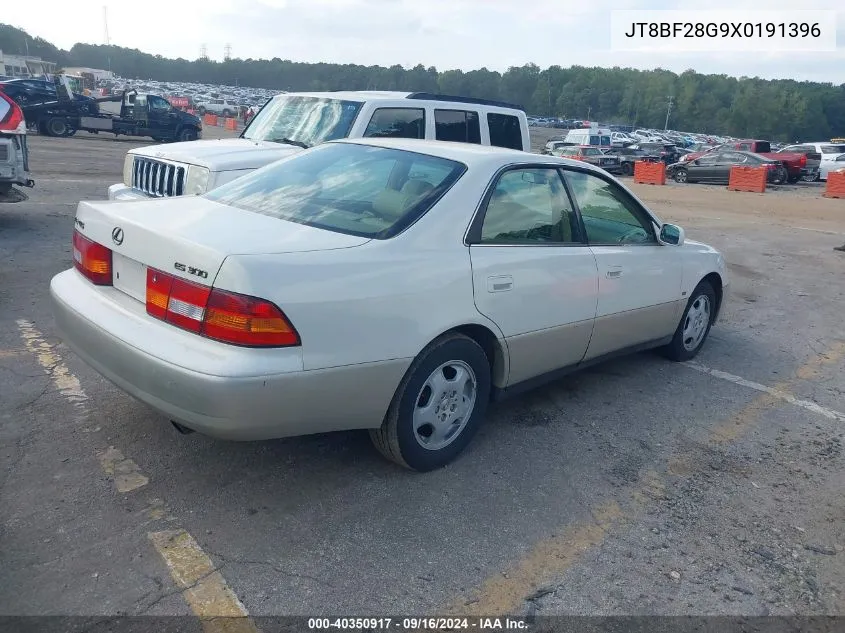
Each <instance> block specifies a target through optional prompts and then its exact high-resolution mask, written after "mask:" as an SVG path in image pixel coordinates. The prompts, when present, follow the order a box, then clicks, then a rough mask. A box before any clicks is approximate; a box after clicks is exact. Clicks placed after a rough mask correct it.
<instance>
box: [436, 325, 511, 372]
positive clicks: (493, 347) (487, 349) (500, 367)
mask: <svg viewBox="0 0 845 633" xmlns="http://www.w3.org/2000/svg"><path fill="white" fill-rule="evenodd" d="M449 332H458V333H459V334H463V335H464V336H468V337H469V338H471V339H472V340H474V341H475V342H476V343H478V344H479V345H480V346H481V349H483V350H484V353H485V354H486V355H487V360H488V361H489V363H490V376H491V381H492V383H493V385H494V386H496V387H503V386H504V383H505V367H506V364H505V354H504V350H503V349H502V346H501V344H500V342H499V339H498V338H497V337H496V335H495V334H493V332H492V331H491V330H490V329H489V328H487V327H485V326H483V325H478V324H476V323H471V324H467V325H461V326H459V327H456V328H452V329H451V330H449ZM447 333H448V332H444V334H447Z"/></svg>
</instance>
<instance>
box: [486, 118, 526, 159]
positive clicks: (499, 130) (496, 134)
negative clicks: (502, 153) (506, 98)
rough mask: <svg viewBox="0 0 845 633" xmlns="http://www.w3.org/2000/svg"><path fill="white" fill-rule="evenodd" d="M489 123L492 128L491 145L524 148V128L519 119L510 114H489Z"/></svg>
mask: <svg viewBox="0 0 845 633" xmlns="http://www.w3.org/2000/svg"><path fill="white" fill-rule="evenodd" d="M487 125H488V127H489V128H490V145H494V146H496V147H508V148H510V149H519V150H521V149H523V147H522V129H521V128H520V125H519V119H518V118H517V117H515V116H511V115H509V114H495V113H493V112H489V113H488V114H487Z"/></svg>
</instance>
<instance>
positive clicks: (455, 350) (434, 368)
mask: <svg viewBox="0 0 845 633" xmlns="http://www.w3.org/2000/svg"><path fill="white" fill-rule="evenodd" d="M458 372H460V373H458ZM490 389H491V370H490V360H489V359H488V358H487V354H486V353H485V352H484V350H483V349H482V348H481V346H480V345H479V344H478V343H476V342H475V341H474V340H473V339H471V338H469V337H467V336H464V335H462V334H457V333H454V334H446V335H444V336H442V337H440V338H438V339H437V340H435V341H434V342H432V343H431V344H430V345H429V346H428V347H426V348H425V349H424V350H423V351H422V352H420V354H419V356H417V358H416V359H415V360H414V362H413V363H412V364H411V367H410V368H409V369H408V371H407V372H406V373H405V376H404V377H403V379H402V382H401V383H400V384H399V388H398V389H397V390H396V393H395V394H394V396H393V400H392V401H391V403H390V407H389V408H388V410H387V414H386V415H385V418H384V422H383V423H382V425H381V427H380V428H378V429H371V430H370V438H371V439H372V441H373V444H374V445H375V447H376V448H377V449H378V450H379V452H380V453H381V454H382V455H384V456H385V457H386V458H387V459H389V460H391V461H393V462H396V463H397V464H399V465H400V466H404V467H405V468H409V469H411V470H416V471H418V472H428V471H431V470H435V469H437V468H441V467H443V466H445V465H446V464H448V463H449V462H451V461H452V460H454V459H455V458H456V457H457V456H458V455H459V454H460V453H461V452H462V451H463V450H464V449H465V448H466V446H467V445H468V444H469V442H470V440H471V439H472V437H473V436H474V435H475V433H476V431H477V430H478V428H479V426H480V425H481V423H482V421H483V419H484V415H485V413H486V411H487V405H488V403H489V400H490ZM429 407H434V409H433V410H431V411H430V413H429V415H428V416H426V415H425V414H423V413H421V411H422V410H423V409H428V408H429ZM440 407H444V408H443V409H441V408H440ZM461 409H463V412H462V411H461ZM461 413H463V414H461ZM428 419H431V420H432V421H433V422H435V424H432V423H429V422H428V421H427V420H428Z"/></svg>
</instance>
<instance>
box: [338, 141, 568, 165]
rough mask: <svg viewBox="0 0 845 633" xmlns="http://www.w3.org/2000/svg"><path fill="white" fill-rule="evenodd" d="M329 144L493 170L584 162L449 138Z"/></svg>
mask: <svg viewBox="0 0 845 633" xmlns="http://www.w3.org/2000/svg"><path fill="white" fill-rule="evenodd" d="M329 143H346V144H351V145H371V146H374V147H385V148H389V149H398V150H404V151H407V152H417V153H419V154H428V155H429V156H435V157H438V158H445V159H447V160H454V161H457V162H460V163H463V164H465V165H466V166H467V167H470V168H472V167H481V166H487V167H492V168H493V169H497V168H499V167H504V166H506V165H512V164H517V163H532V164H537V163H543V164H556V165H569V166H576V167H584V164H585V163H583V162H582V161H574V160H569V159H566V158H560V157H557V156H544V155H541V154H534V153H531V152H523V151H520V150H516V149H508V148H506V147H495V146H492V145H476V144H473V143H460V142H453V141H431V140H424V139H415V138H352V139H350V138H345V139H338V140H336V141H329Z"/></svg>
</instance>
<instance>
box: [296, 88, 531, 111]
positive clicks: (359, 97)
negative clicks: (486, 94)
mask: <svg viewBox="0 0 845 633" xmlns="http://www.w3.org/2000/svg"><path fill="white" fill-rule="evenodd" d="M283 94H284V95H285V96H291V97H318V98H321V99H342V100H344V101H362V102H363V101H396V100H400V99H401V100H408V101H436V102H440V103H463V104H472V105H482V106H489V107H493V108H506V109H510V110H520V111H523V110H524V109H523V107H522V106H519V105H516V104H513V103H505V102H504V101H492V100H490V99H476V98H474V97H460V96H455V95H441V94H434V93H430V92H402V91H397V90H338V91H331V92H287V93H283Z"/></svg>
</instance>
